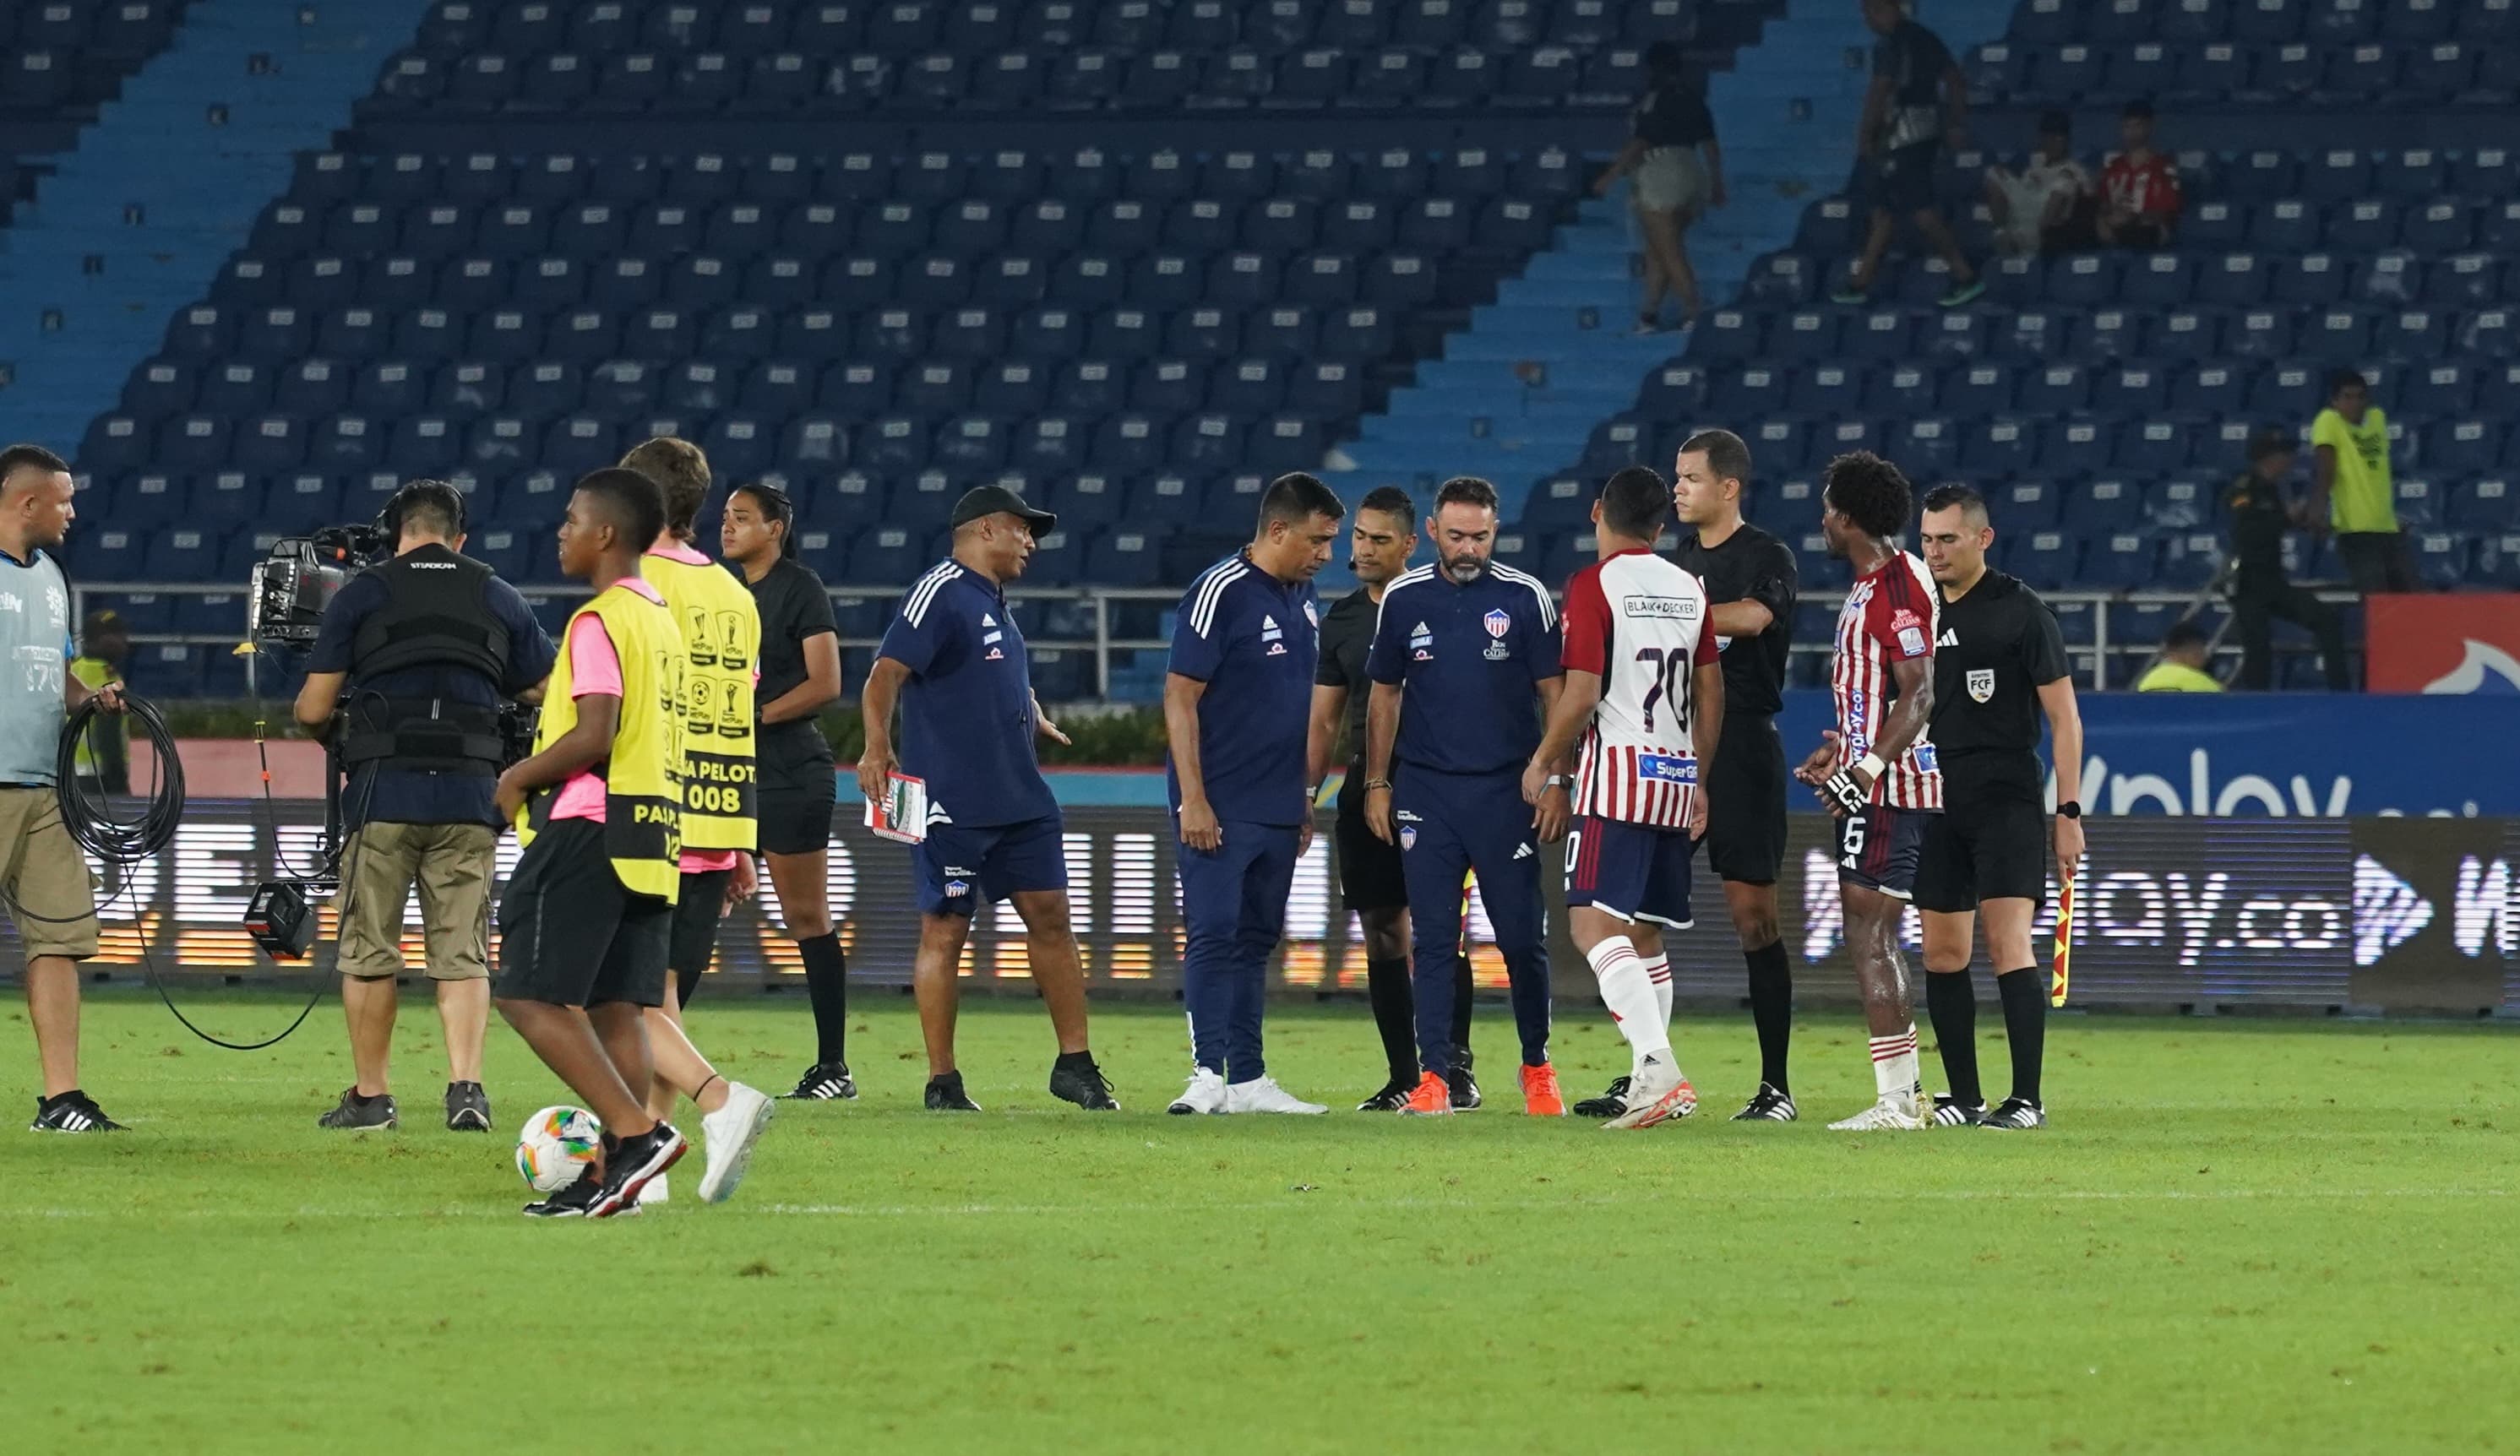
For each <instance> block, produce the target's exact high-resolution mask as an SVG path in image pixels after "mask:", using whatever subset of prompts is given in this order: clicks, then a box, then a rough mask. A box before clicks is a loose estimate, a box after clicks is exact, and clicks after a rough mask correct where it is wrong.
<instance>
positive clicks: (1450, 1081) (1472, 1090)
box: [1444, 1046, 1479, 1112]
mask: <svg viewBox="0 0 2520 1456" xmlns="http://www.w3.org/2000/svg"><path fill="white" fill-rule="evenodd" d="M1444 1084H1445V1085H1446V1086H1449V1087H1451V1088H1452V1089H1453V1111H1455V1112H1476V1111H1478V1110H1479V1080H1478V1079H1477V1078H1475V1077H1472V1076H1471V1075H1470V1049H1469V1048H1468V1047H1466V1046H1456V1047H1454V1048H1453V1070H1452V1071H1450V1072H1447V1073H1445V1074H1444Z"/></svg>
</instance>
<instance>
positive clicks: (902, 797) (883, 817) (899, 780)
mask: <svg viewBox="0 0 2520 1456" xmlns="http://www.w3.org/2000/svg"><path fill="white" fill-rule="evenodd" d="M866 826H867V827H868V828H869V829H871V830H873V831H875V832H876V833H877V834H879V835H882V836H883V837H884V838H886V839H896V840H899V841H900V842H902V843H903V844H917V843H919V842H920V841H921V840H922V839H925V838H926V837H927V780H925V779H923V778H913V777H911V776H910V775H909V774H907V773H895V774H893V775H892V776H891V778H890V780H889V781H888V782H886V783H885V785H884V791H883V798H882V800H881V801H880V802H878V801H877V800H874V799H869V800H868V801H866Z"/></svg>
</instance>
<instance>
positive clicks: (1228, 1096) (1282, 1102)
mask: <svg viewBox="0 0 2520 1456" xmlns="http://www.w3.org/2000/svg"><path fill="white" fill-rule="evenodd" d="M1225 1110H1226V1111H1227V1112H1283V1113H1292V1114H1294V1115H1296V1116H1298V1117H1312V1116H1315V1115H1317V1114H1320V1113H1326V1112H1328V1111H1329V1109H1328V1108H1327V1107H1324V1106H1323V1105H1322V1104H1320V1103H1318V1102H1307V1101H1305V1100H1304V1099H1303V1098H1301V1097H1298V1096H1296V1095H1295V1094H1294V1093H1292V1092H1289V1091H1287V1090H1286V1089H1285V1088H1284V1087H1282V1086H1280V1085H1278V1079H1276V1078H1274V1077H1255V1078H1253V1079H1252V1080H1251V1081H1238V1082H1236V1083H1235V1084H1234V1085H1232V1086H1230V1087H1227V1088H1226V1089H1225Z"/></svg>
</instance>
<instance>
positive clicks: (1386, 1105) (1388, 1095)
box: [1356, 1078, 1418, 1112]
mask: <svg viewBox="0 0 2520 1456" xmlns="http://www.w3.org/2000/svg"><path fill="white" fill-rule="evenodd" d="M1417 1089H1418V1083H1417V1082H1416V1081H1400V1080H1399V1079H1397V1078H1394V1079H1392V1080H1391V1081H1387V1082H1384V1083H1383V1084H1382V1090H1381V1091H1379V1092H1376V1093H1374V1094H1373V1096H1371V1097H1368V1098H1366V1099H1365V1100H1364V1101H1363V1102H1360V1103H1358V1104H1357V1105H1356V1110H1357V1111H1358V1112H1398V1111H1399V1110H1400V1109H1402V1108H1404V1107H1406V1106H1408V1105H1409V1094H1410V1093H1411V1092H1414V1091H1416V1090H1417Z"/></svg>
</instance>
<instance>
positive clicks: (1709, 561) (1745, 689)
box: [1575, 429, 1798, 1123]
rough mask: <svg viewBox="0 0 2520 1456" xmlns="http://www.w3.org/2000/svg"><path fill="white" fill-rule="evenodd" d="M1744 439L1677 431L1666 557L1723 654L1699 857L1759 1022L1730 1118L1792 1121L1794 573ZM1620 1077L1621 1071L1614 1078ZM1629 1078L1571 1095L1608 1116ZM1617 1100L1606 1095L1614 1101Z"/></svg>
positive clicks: (1586, 1111) (1591, 1111) (1589, 1111)
mask: <svg viewBox="0 0 2520 1456" xmlns="http://www.w3.org/2000/svg"><path fill="white" fill-rule="evenodd" d="M1749 483H1750V447H1749V446H1747V445H1745V444H1743V443H1742V441H1741V437H1740V436H1739V435H1736V434H1734V433H1733V432H1732V431H1731V430H1723V429H1707V430H1699V431H1698V432H1697V433H1695V434H1693V435H1690V436H1689V437H1688V439H1687V440H1685V441H1683V442H1682V444H1681V447H1680V458H1679V460H1678V461H1677V462H1676V463H1674V465H1673V468H1672V490H1671V499H1672V506H1673V508H1674V509H1675V510H1676V511H1677V512H1678V514H1679V516H1680V544H1679V546H1678V548H1677V549H1676V550H1675V551H1674V552H1673V555H1672V559H1673V560H1675V561H1677V562H1678V563H1680V565H1681V566H1682V567H1683V568H1684V569H1686V570H1688V571H1689V572H1692V573H1694V574H1695V575H1696V576H1697V578H1698V580H1700V581H1702V582H1704V583H1705V584H1706V599H1707V601H1708V602H1710V603H1711V604H1712V605H1711V609H1710V611H1709V612H1708V616H1707V627H1708V629H1709V630H1710V631H1712V632H1713V633H1714V634H1715V640H1716V645H1717V649H1718V650H1719V651H1720V652H1721V653H1722V655H1723V661H1724V737H1723V741H1722V742H1720V743H1718V744H1717V745H1716V748H1715V762H1714V763H1712V764H1710V765H1708V766H1707V770H1706V862H1707V867H1709V868H1711V869H1713V870H1714V871H1715V873H1716V876H1717V877H1718V878H1719V879H1721V880H1723V882H1724V907H1725V908H1726V910H1728V911H1729V912H1731V914H1732V917H1733V934H1734V935H1735V936H1737V937H1738V938H1739V939H1740V942H1741V958H1742V959H1743V960H1744V961H1746V962H1747V963H1748V965H1749V972H1750V1019H1751V1021H1753V1022H1754V1023H1756V1024H1757V1026H1758V1029H1759V1090H1758V1093H1757V1094H1756V1095H1754V1096H1753V1097H1751V1099H1750V1101H1749V1104H1748V1105H1747V1106H1745V1107H1743V1108H1742V1109H1741V1110H1740V1111H1739V1112H1737V1113H1735V1114H1733V1121H1734V1122H1736V1123H1790V1122H1792V1121H1793V1120H1794V1095H1793V1091H1792V1083H1791V1082H1790V1081H1787V1080H1786V1074H1785V1061H1786V1051H1787V1049H1788V1047H1789V1046H1790V1044H1791V1042H1792V1040H1793V1030H1794V973H1793V964H1792V962H1791V961H1789V960H1788V959H1787V958H1786V956H1785V943H1784V936H1783V932H1782V930H1781V929H1780V928H1779V927H1778V922H1777V874H1778V870H1779V869H1781V868H1782V867H1783V865H1784V862H1785V744H1784V739H1782V738H1781V737H1779V736H1778V733H1777V724H1776V714H1777V711H1778V709H1779V708H1780V707H1782V706H1783V704H1784V687H1785V657H1786V653H1787V649H1788V648H1789V647H1790V646H1791V644H1792V640H1793V624H1794V593H1795V590H1796V587H1797V586H1798V577H1797V573H1796V570H1795V567H1794V553H1793V550H1792V548H1790V547H1788V546H1786V545H1785V544H1784V543H1783V542H1781V541H1779V540H1778V539H1777V538H1776V537H1774V536H1771V535H1769V534H1768V533H1767V532H1765V531H1762V530H1760V529H1759V528H1758V527H1756V526H1754V525H1751V524H1750V523H1749V522H1748V521H1745V520H1743V519H1742V518H1741V498H1742V495H1743V493H1744V492H1745V491H1747V490H1748V489H1749ZM1622 1081H1624V1080H1622ZM1626 1092H1627V1088H1626V1087H1625V1086H1624V1085H1623V1084H1622V1082H1613V1083H1611V1085H1610V1091H1609V1094H1608V1095H1607V1096H1604V1097H1599V1098H1596V1099H1593V1100H1592V1101H1589V1102H1586V1103H1583V1104H1581V1105H1579V1106H1578V1107H1577V1108H1576V1109H1575V1110H1576V1112H1577V1113H1578V1114H1580V1115H1583V1116H1587V1117H1592V1116H1607V1117H1616V1116H1618V1115H1619V1113H1620V1111H1621V1109H1622V1108H1623V1107H1624V1106H1625V1103H1624V1100H1623V1099H1624V1097H1625V1094H1626ZM1614 1103H1615V1104H1617V1105H1613V1104H1614Z"/></svg>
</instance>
